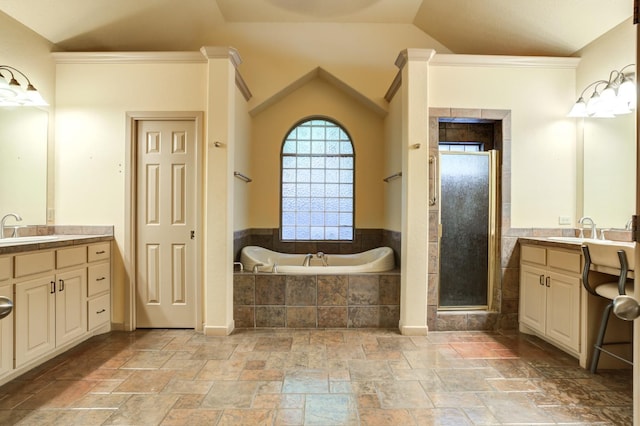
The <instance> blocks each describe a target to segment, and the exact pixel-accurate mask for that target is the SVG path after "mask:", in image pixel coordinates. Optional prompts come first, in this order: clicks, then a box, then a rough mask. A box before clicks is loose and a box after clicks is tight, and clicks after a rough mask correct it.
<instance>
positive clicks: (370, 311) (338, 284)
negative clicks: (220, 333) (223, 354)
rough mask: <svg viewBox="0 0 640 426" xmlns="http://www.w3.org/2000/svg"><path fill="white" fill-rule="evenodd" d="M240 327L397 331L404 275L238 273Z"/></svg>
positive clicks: (235, 295)
mask: <svg viewBox="0 0 640 426" xmlns="http://www.w3.org/2000/svg"><path fill="white" fill-rule="evenodd" d="M233 317H234V321H235V326H236V327H237V328H271V327H277V328H283V327H284V328H397V326H398V321H399V320H400V274H399V273H398V272H389V273H381V274H352V275H282V274H270V273H258V274H252V273H248V272H244V273H236V274H234V280H233Z"/></svg>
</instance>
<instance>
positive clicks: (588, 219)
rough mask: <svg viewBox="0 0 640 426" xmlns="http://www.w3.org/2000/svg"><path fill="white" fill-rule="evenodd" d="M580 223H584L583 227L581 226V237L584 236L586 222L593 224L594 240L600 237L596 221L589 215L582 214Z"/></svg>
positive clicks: (592, 234) (592, 233) (592, 235)
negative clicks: (597, 232)
mask: <svg viewBox="0 0 640 426" xmlns="http://www.w3.org/2000/svg"><path fill="white" fill-rule="evenodd" d="M578 223H579V224H580V225H582V227H581V228H580V238H584V225H585V224H586V223H588V224H589V225H591V238H593V239H594V240H595V239H597V238H598V235H597V234H596V223H595V222H594V221H593V219H591V218H590V217H589V216H582V217H581V218H580V220H579V221H578Z"/></svg>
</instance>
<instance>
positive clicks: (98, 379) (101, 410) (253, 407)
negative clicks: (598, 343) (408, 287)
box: [0, 329, 632, 426]
mask: <svg viewBox="0 0 640 426" xmlns="http://www.w3.org/2000/svg"><path fill="white" fill-rule="evenodd" d="M0 424H2V425H13V424H18V425H38V426H40V425H82V426H85V425H190V426H191V425H303V424H304V425H402V426H404V425H454V426H461V425H504V424H518V425H538V424H578V425H631V424H632V375H631V371H630V370H626V371H603V372H599V373H598V374H596V375H592V374H590V373H589V372H588V371H587V370H584V369H581V368H580V367H579V366H578V364H577V361H576V360H575V359H573V358H571V357H569V356H567V355H565V354H564V353H562V352H560V351H558V350H557V349H555V348H553V347H551V346H549V345H547V344H545V343H544V342H542V341H540V340H538V339H536V338H532V337H528V336H525V335H521V334H513V335H502V334H496V333H487V332H433V333H430V334H429V335H428V336H426V337H407V336H401V335H400V334H399V333H398V332H397V331H393V330H353V329H349V330H347V329H337V330H290V329H289V330H284V329H274V330H238V331H236V332H234V333H233V334H232V335H231V336H228V337H205V336H204V335H202V334H200V333H197V332H194V331H193V330H138V331H135V332H131V333H128V332H112V333H108V334H105V335H101V336H97V337H94V338H92V339H90V340H88V341H87V342H85V343H83V344H81V345H80V346H78V347H76V348H75V349H73V350H71V351H69V352H68V353H66V354H64V355H62V356H59V357H57V358H55V359H53V360H51V361H49V362H47V363H46V364H44V365H42V366H40V367H38V368H36V369H34V370H32V371H30V372H29V373H27V374H25V375H23V376H21V377H19V378H17V379H15V380H13V381H12V382H10V383H8V384H6V385H4V386H2V387H1V388H0Z"/></svg>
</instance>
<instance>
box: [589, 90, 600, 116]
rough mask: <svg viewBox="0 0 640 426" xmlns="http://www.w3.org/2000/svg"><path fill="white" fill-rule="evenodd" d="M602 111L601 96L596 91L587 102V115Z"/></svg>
mask: <svg viewBox="0 0 640 426" xmlns="http://www.w3.org/2000/svg"><path fill="white" fill-rule="evenodd" d="M599 110H600V94H599V93H598V92H597V91H596V92H593V95H591V97H590V98H589V101H587V114H588V115H594V114H596V113H597V112H598V111H599Z"/></svg>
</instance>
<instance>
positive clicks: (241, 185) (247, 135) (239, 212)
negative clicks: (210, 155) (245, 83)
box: [233, 91, 253, 231]
mask: <svg viewBox="0 0 640 426" xmlns="http://www.w3.org/2000/svg"><path fill="white" fill-rule="evenodd" d="M236 98H237V99H238V102H236V104H235V105H236V110H235V114H234V117H235V120H236V122H235V135H236V138H235V154H234V164H235V170H234V171H237V172H240V173H242V174H243V175H245V176H247V177H249V178H250V179H253V176H252V175H251V150H250V149H251V117H250V116H249V112H248V110H247V103H246V102H245V101H244V100H242V99H243V97H242V95H241V94H240V93H239V91H238V93H236ZM251 185H253V183H245V182H244V181H242V180H240V179H235V182H234V194H233V202H234V203H235V206H234V209H233V211H234V217H233V229H234V231H238V230H242V229H247V228H249V227H250V225H249V202H250V190H251Z"/></svg>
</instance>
